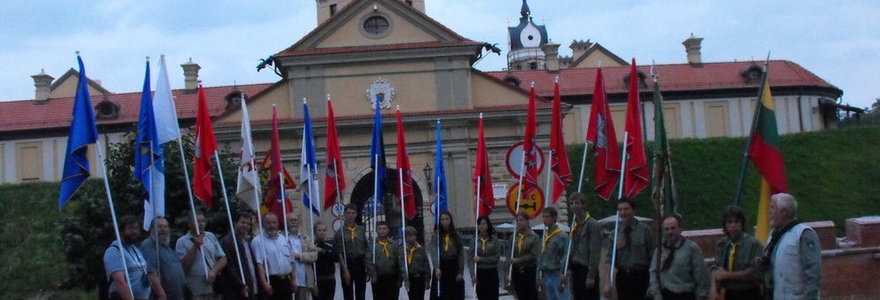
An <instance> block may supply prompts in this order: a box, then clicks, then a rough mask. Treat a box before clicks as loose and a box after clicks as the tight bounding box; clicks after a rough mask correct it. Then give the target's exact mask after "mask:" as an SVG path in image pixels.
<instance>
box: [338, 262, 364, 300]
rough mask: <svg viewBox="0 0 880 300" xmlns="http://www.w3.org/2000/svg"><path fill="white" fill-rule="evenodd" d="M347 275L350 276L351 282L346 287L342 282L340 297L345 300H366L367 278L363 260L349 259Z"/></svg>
mask: <svg viewBox="0 0 880 300" xmlns="http://www.w3.org/2000/svg"><path fill="white" fill-rule="evenodd" d="M346 264H347V265H348V274H350V275H351V282H350V283H349V284H348V285H346V284H345V281H343V282H342V296H343V297H344V298H345V300H354V299H355V298H356V299H357V300H366V299H367V277H366V271H367V269H366V268H364V258H363V257H361V258H358V259H349V260H348V261H347V263H346Z"/></svg>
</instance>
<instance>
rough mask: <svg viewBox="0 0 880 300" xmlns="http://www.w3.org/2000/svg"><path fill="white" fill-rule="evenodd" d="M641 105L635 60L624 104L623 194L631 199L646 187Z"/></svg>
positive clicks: (646, 173) (647, 176)
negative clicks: (624, 164)
mask: <svg viewBox="0 0 880 300" xmlns="http://www.w3.org/2000/svg"><path fill="white" fill-rule="evenodd" d="M641 111H642V105H641V100H640V99H639V74H638V71H637V70H636V59H635V58H633V59H632V65H631V67H630V71H629V99H628V100H627V104H626V127H625V128H624V130H626V132H627V134H628V137H627V139H626V141H625V142H626V172H625V174H624V175H623V194H624V195H625V196H626V197H633V196H635V195H636V194H638V193H639V192H641V191H642V190H643V189H644V188H645V187H647V186H648V178H649V174H648V159H647V158H646V157H645V145H644V141H643V140H642V113H641Z"/></svg>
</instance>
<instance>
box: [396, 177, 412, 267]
mask: <svg viewBox="0 0 880 300" xmlns="http://www.w3.org/2000/svg"><path fill="white" fill-rule="evenodd" d="M397 182H398V183H399V184H398V186H399V187H400V224H401V225H400V226H401V229H403V231H402V233H403V239H402V240H403V255H404V256H403V258H404V260H403V271H404V272H405V273H406V277H404V278H407V280H409V264H407V262H406V250H407V248H406V208H405V205H406V204H405V203H404V202H405V201H404V200H403V197H404V196H405V195H404V194H403V169H401V168H400V166H397Z"/></svg>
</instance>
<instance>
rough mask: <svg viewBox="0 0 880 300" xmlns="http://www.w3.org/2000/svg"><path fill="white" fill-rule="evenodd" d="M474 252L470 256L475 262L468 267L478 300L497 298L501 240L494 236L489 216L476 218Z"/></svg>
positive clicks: (495, 299)
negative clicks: (475, 245)
mask: <svg viewBox="0 0 880 300" xmlns="http://www.w3.org/2000/svg"><path fill="white" fill-rule="evenodd" d="M477 230H479V235H478V236H477V237H476V239H477V247H476V253H474V252H473V251H472V252H471V254H472V255H471V257H472V260H473V262H474V264H476V270H474V268H468V271H470V273H471V284H473V285H475V286H476V288H475V290H476V293H477V299H478V300H498V286H499V278H498V262H499V261H500V260H501V255H502V251H503V250H502V247H503V245H502V244H501V241H500V240H498V238H496V237H495V227H493V226H492V220H491V219H489V216H482V217H479V218H478V219H477Z"/></svg>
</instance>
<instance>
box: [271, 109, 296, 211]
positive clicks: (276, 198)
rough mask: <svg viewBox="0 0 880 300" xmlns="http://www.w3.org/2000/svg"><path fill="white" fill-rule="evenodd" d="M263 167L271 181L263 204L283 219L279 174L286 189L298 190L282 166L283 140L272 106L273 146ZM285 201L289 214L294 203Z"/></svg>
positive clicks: (286, 199) (288, 200) (287, 199)
mask: <svg viewBox="0 0 880 300" xmlns="http://www.w3.org/2000/svg"><path fill="white" fill-rule="evenodd" d="M267 165H268V166H267ZM263 167H264V168H268V171H269V172H268V174H266V177H267V178H268V179H269V180H268V183H267V186H266V194H265V195H266V198H265V200H264V202H263V203H264V204H265V205H266V208H268V209H269V211H271V212H274V213H275V214H276V215H277V216H278V217H281V216H282V215H283V212H284V210H283V209H282V207H283V206H282V204H281V196H282V194H281V193H283V192H284V191H282V190H281V186H280V185H281V183H280V180H281V178H279V176H278V173H281V174H284V183H285V186H284V188H287V189H294V188H296V183H295V181H294V180H293V179H292V178H291V177H290V174H287V170H285V169H284V166H283V165H281V140H280V139H279V137H278V114H277V112H276V111H275V107H274V106H272V138H271V145H270V146H269V152H268V153H266V159H264V160H263ZM284 199H285V203H284V205H286V206H287V212H292V211H293V202H291V201H290V199H289V198H286V197H285V198H284Z"/></svg>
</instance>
